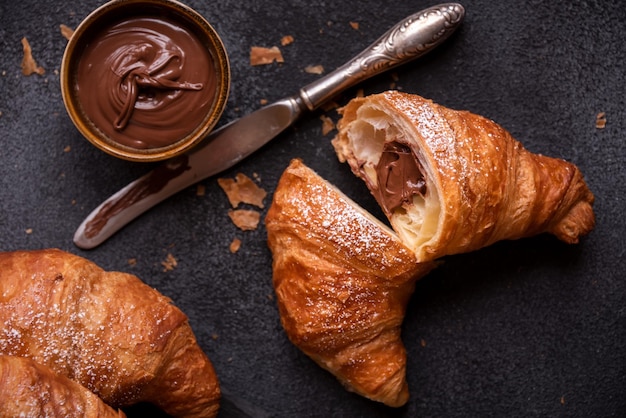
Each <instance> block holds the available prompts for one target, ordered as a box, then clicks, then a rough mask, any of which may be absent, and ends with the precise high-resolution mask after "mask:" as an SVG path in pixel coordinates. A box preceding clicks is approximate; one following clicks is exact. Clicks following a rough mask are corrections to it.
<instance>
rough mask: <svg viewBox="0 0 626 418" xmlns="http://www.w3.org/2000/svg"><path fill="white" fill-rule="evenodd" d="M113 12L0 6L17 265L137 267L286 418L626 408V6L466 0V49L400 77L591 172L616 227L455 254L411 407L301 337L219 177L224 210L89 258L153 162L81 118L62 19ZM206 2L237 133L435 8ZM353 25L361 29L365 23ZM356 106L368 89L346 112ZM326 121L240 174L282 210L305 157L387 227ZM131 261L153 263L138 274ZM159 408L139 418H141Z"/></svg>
mask: <svg viewBox="0 0 626 418" xmlns="http://www.w3.org/2000/svg"><path fill="white" fill-rule="evenodd" d="M100 4H101V2H100V1H96V0H78V1H48V2H41V1H35V0H21V1H5V0H2V1H1V2H0V60H1V61H0V62H1V64H0V111H1V112H2V113H1V115H0V178H1V179H2V186H1V187H0V202H1V203H0V249H1V250H5V251H8V250H17V249H37V248H44V247H58V248H61V249H64V250H67V251H71V252H73V253H76V254H79V255H82V256H85V257H87V258H89V259H90V260H92V261H94V262H96V263H98V264H99V265H100V266H102V267H103V268H105V269H108V270H122V271H127V272H131V273H134V274H136V275H137V276H139V277H140V278H141V279H143V280H144V281H145V282H146V283H148V284H149V285H151V286H154V287H156V288H157V289H159V290H160V291H161V292H162V293H164V294H165V295H167V296H169V297H171V298H172V299H173V300H174V302H175V303H176V304H177V305H178V306H179V307H181V308H182V309H183V310H184V311H185V312H186V313H187V315H188V316H189V320H190V322H191V325H192V327H193V329H194V331H195V332H196V335H197V337H198V339H199V342H200V344H201V345H202V347H203V348H204V349H205V351H206V353H207V354H208V355H209V357H210V358H211V359H212V361H213V363H214V365H215V368H216V369H217V372H218V375H219V377H220V380H221V382H222V384H223V385H224V387H225V388H226V389H227V391H228V392H229V394H230V395H231V396H232V399H235V400H236V399H238V398H240V399H243V400H244V401H247V402H248V403H250V404H252V405H256V406H257V407H259V408H261V410H263V411H265V412H267V413H268V414H270V415H272V416H276V417H317V416H320V417H321V416H337V417H344V416H346V417H347V416H361V417H386V416H398V417H414V416H415V417H417V416H420V417H461V416H463V417H465V416H471V417H488V416H493V417H503V416H507V417H532V416H542V417H543V416H550V417H555V416H568V417H592V416H593V417H599V416H602V417H609V416H625V415H626V347H625V343H626V285H625V284H624V276H625V272H624V266H625V263H624V261H623V260H624V252H625V250H626V245H625V243H626V240H625V238H624V235H625V234H626V227H625V221H624V219H625V217H624V208H625V205H624V203H625V199H626V186H625V182H626V178H625V177H626V176H625V174H626V170H625V169H624V164H625V163H626V153H625V152H624V145H623V144H624V140H625V138H624V132H626V121H625V118H624V114H625V113H624V112H625V109H626V106H625V99H624V93H625V90H626V89H625V87H626V86H625V82H624V72H625V70H626V64H625V63H624V61H625V59H626V47H625V46H624V41H625V40H626V23H625V22H626V9H624V7H623V5H622V3H621V2H618V1H617V0H614V1H579V2H546V1H536V0H527V1H501V2H493V1H485V0H466V1H464V2H462V4H463V5H464V6H465V8H466V11H467V15H466V19H465V22H464V24H463V26H462V28H461V29H460V30H459V31H458V32H457V33H456V34H455V35H454V36H453V37H452V38H451V39H449V40H448V41H447V42H446V43H445V44H444V45H442V46H440V47H439V48H438V49H437V50H436V51H434V52H432V53H430V54H429V55H427V56H425V57H423V58H420V59H419V60H417V61H414V62H413V63H411V64H408V65H406V66H404V67H402V68H399V69H397V70H394V71H393V72H394V73H395V75H396V76H397V78H398V81H397V87H398V88H401V89H402V90H404V91H407V92H412V93H418V94H421V95H422V96H425V97H428V98H431V99H433V100H435V101H436V102H439V103H441V104H444V105H447V106H449V107H452V108H456V109H468V110H471V111H473V112H475V113H479V114H482V115H484V116H487V117H489V118H491V119H493V120H495V121H496V122H498V123H500V124H501V125H503V126H504V127H505V128H507V129H508V130H510V132H511V133H512V134H513V135H514V136H515V137H516V138H517V139H519V140H520V141H521V142H522V143H523V144H524V145H525V146H526V147H527V148H529V149H530V150H531V151H534V152H537V153H543V154H546V155H550V156H554V157H560V158H563V159H566V160H569V161H572V162H574V163H575V164H577V165H578V166H579V167H580V169H581V170H582V172H583V173H584V174H585V177H586V180H587V182H588V184H589V186H590V188H591V189H592V191H593V192H594V193H595V195H596V204H595V211H596V215H597V226H596V228H595V230H594V231H593V232H592V233H591V234H590V235H589V236H588V237H586V238H585V239H583V240H582V242H581V243H580V244H579V245H565V244H563V243H560V242H558V241H557V240H556V239H554V238H553V237H551V236H538V237H535V238H529V239H524V240H520V241H516V242H501V243H498V244H496V245H494V246H492V247H490V248H486V249H484V250H481V251H477V252H475V253H471V254H465V255H460V256H454V257H448V258H447V259H446V260H445V263H444V265H442V266H441V267H440V268H438V269H437V270H436V271H434V272H433V273H431V274H430V275H429V276H428V277H426V278H425V279H423V280H422V281H420V282H419V283H418V285H417V289H416V291H415V295H414V297H413V298H412V300H411V303H410V306H409V310H408V314H407V317H406V321H405V324H404V330H403V339H404V341H405V344H406V346H407V350H408V380H409V384H410V389H411V399H410V402H409V403H408V404H407V405H406V406H405V407H403V408H400V409H390V408H387V407H384V406H382V405H379V404H377V403H373V402H370V401H368V400H366V399H363V398H361V397H359V396H356V395H353V394H350V393H347V392H346V391H345V390H344V389H343V388H342V387H341V386H340V385H339V383H337V381H336V380H335V379H334V377H332V376H331V375H330V374H328V373H327V372H325V371H323V370H322V369H320V368H319V367H318V366H317V365H315V364H314V363H313V362H312V361H311V360H309V359H308V358H307V357H306V356H304V355H303V354H302V353H301V352H299V351H298V350H297V349H296V348H295V347H293V346H292V345H291V344H290V343H289V341H288V340H287V338H286V336H285V335H284V333H283V332H282V328H281V325H280V322H279V317H278V313H277V309H276V306H275V301H274V300H273V297H272V294H273V290H272V285H271V258H270V253H269V250H268V249H267V246H266V233H265V229H264V228H263V227H262V226H261V227H260V228H259V229H258V230H256V231H253V232H245V233H244V232H241V231H239V230H237V229H236V228H235V227H234V226H233V225H232V224H231V222H230V220H229V218H228V216H227V211H228V208H229V204H228V201H227V199H226V197H225V195H224V194H223V193H222V191H221V190H220V189H219V188H218V186H217V182H216V179H215V178H211V179H207V180H205V181H202V182H201V183H202V184H203V185H205V186H206V195H204V196H197V195H196V188H195V186H194V187H190V188H188V189H187V190H184V191H182V192H181V193H179V194H177V195H176V196H175V197H173V198H171V199H169V200H167V201H166V202H164V203H162V204H161V205H159V206H157V207H155V208H154V209H152V210H151V211H149V212H148V213H146V214H145V215H144V216H142V217H140V218H139V219H137V220H136V221H134V222H133V223H131V224H130V225H129V226H128V227H126V228H125V229H123V230H122V231H121V232H120V233H118V234H117V235H115V236H114V237H113V238H111V239H110V240H109V241H107V242H106V243H104V244H103V245H102V246H100V247H98V248H96V249H94V250H91V251H81V250H79V249H78V248H76V247H75V246H74V245H73V243H72V236H73V234H74V230H75V229H76V227H77V226H78V225H79V224H80V222H81V221H82V220H83V218H84V217H85V216H86V215H87V214H88V213H89V212H90V211H91V210H92V209H93V208H94V207H96V206H97V205H98V204H100V203H101V201H102V200H103V199H105V198H107V197H108V196H109V195H111V194H112V193H114V192H115V191H117V190H118V189H119V188H121V187H122V186H124V185H126V184H127V183H128V182H130V181H132V180H134V179H135V178H136V177H138V176H139V175H141V174H144V173H145V172H147V171H148V170H149V168H150V165H147V164H140V163H131V162H126V161H122V160H117V159H115V158H113V157H110V156H108V155H106V154H104V153H102V152H101V151H98V150H97V149H95V148H94V147H93V146H91V145H90V144H88V143H87V142H86V141H85V140H84V139H83V138H82V137H81V136H80V134H79V133H78V131H77V130H76V129H75V128H74V126H73V124H72V122H71V121H70V119H69V117H68V116H67V114H66V112H65V109H64V106H63V102H62V99H61V93H60V88H59V69H60V63H61V57H62V54H63V50H64V47H65V44H66V41H65V39H64V38H63V37H62V36H61V34H60V32H59V24H61V23H63V24H66V25H68V26H70V27H76V26H77V25H78V24H79V23H80V21H81V20H82V19H83V18H84V17H85V16H86V15H87V14H88V13H89V12H90V11H91V10H93V9H94V8H96V7H97V6H99V5H100ZM187 4H189V5H190V6H192V7H194V8H195V9H196V10H197V11H199V12H200V13H201V14H203V15H204V16H205V17H206V18H207V19H208V20H209V21H210V22H211V23H212V24H213V25H214V27H215V28H216V29H217V31H218V32H219V33H220V34H221V36H222V37H223V40H224V43H225V45H226V47H227V49H228V52H229V54H230V59H231V65H232V75H233V83H232V91H231V95H230V99H229V102H228V108H227V110H226V111H225V113H224V115H223V118H222V120H221V122H220V123H225V122H226V121H230V120H232V119H235V118H237V117H239V116H241V115H243V114H245V113H248V112H250V111H253V110H255V109H256V108H258V107H260V101H261V100H262V99H267V100H269V101H273V100H276V99H279V98H281V97H284V96H286V95H290V94H293V93H295V92H296V91H297V90H298V88H299V87H300V86H302V85H305V84H307V83H309V82H311V81H313V80H315V79H316V78H318V77H319V76H316V75H311V74H307V73H305V72H304V71H303V69H304V67H305V66H307V65H317V64H320V65H323V66H324V68H325V69H326V70H327V71H330V70H331V69H333V68H335V67H337V66H339V65H341V64H342V63H343V62H344V61H345V60H346V59H348V58H350V57H352V56H353V55H355V54H357V53H358V52H360V51H361V50H362V49H363V48H364V47H366V46H368V45H369V44H370V43H372V42H373V41H374V40H376V39H377V38H378V37H379V36H380V35H381V34H382V33H383V32H385V31H386V30H387V29H388V28H389V27H390V26H391V25H393V24H395V23H396V22H398V21H399V20H401V19H402V18H404V17H405V16H408V15H409V14H411V13H414V12H416V11H419V10H421V9H424V8H426V7H428V6H431V5H433V4H434V3H433V2H426V1H422V0H414V1H402V2H379V1H351V2H331V1H318V0H308V1H303V0H292V1H285V0H257V1H255V2H245V1H240V0H217V1H201V0H188V1H187ZM349 22H358V23H359V25H360V27H359V29H358V30H355V29H353V28H351V26H350V24H349ZM284 35H292V36H293V37H294V38H295V42H294V43H293V44H292V45H289V46H286V47H282V48H281V49H282V51H283V54H284V58H285V63H284V64H282V65H276V64H274V65H269V66H261V67H251V66H250V65H249V62H248V53H249V49H250V47H251V46H253V45H260V46H273V45H279V42H280V39H281V37H282V36H284ZM24 36H25V37H27V38H28V40H29V41H30V43H31V46H32V49H33V55H34V57H35V59H36V60H37V61H38V63H39V64H40V65H42V66H43V67H44V68H45V69H46V74H45V75H44V76H38V75H33V76H30V77H25V76H23V75H22V74H21V73H20V62H21V58H22V46H21V44H20V39H21V38H22V37H24ZM392 83H393V77H392V75H391V73H390V74H385V75H381V76H378V77H376V78H374V79H371V80H369V81H367V82H365V83H363V84H362V85H361V86H359V88H362V89H363V90H364V92H365V93H366V94H369V93H375V92H380V91H383V90H385V89H388V88H390V86H391V85H392ZM356 93H357V89H356V88H353V89H351V90H350V91H348V92H346V93H345V94H344V95H343V96H342V97H340V98H339V101H340V102H344V103H345V101H346V100H348V99H349V98H351V97H353V96H354V95H355V94H356ZM599 112H606V118H607V125H606V128H605V129H597V128H596V124H595V120H596V115H597V114H598V113H599ZM320 115H322V112H321V111H320V112H316V113H313V114H308V115H306V116H305V117H304V118H303V119H302V120H301V121H299V122H298V123H297V124H296V125H295V126H294V127H293V128H291V129H289V130H288V131H286V132H285V133H284V134H282V135H280V136H279V137H278V138H276V139H275V140H274V141H273V142H271V143H270V144H269V145H267V146H266V147H264V148H263V149H261V150H260V151H259V152H257V153H256V154H254V155H253V156H252V157H251V158H249V159H247V160H245V161H244V162H242V163H240V164H239V165H237V166H235V167H233V168H232V169H231V170H229V171H227V172H225V173H223V174H222V176H224V177H234V175H235V174H236V173H239V172H242V173H244V174H247V175H248V176H252V175H253V173H257V174H258V175H259V176H260V178H261V186H262V187H264V188H265V189H266V190H268V191H269V192H270V195H269V196H268V200H267V203H268V205H269V198H271V192H272V191H273V189H274V188H275V186H276V183H277V180H278V178H279V176H280V174H281V172H282V170H283V169H284V168H285V167H286V166H287V164H288V162H289V160H290V159H291V158H293V157H301V158H303V159H304V161H305V163H307V164H308V165H309V166H311V167H312V168H313V169H315V170H316V171H318V172H319V173H320V174H321V175H322V176H323V177H325V178H326V179H327V180H329V181H331V182H333V183H334V184H336V185H337V186H338V187H340V188H341V189H342V190H343V191H345V192H346V193H347V194H348V195H350V196H351V197H353V198H354V199H356V200H357V202H359V203H360V204H362V205H363V206H364V207H365V208H366V209H368V210H370V211H372V212H374V213H375V214H376V215H380V212H379V211H378V210H377V208H376V205H375V203H374V201H373V199H372V198H371V197H370V196H369V194H368V192H367V190H366V189H365V186H364V185H363V184H362V183H361V182H360V181H358V180H357V179H356V178H354V177H353V176H352V174H350V172H349V170H348V168H347V166H344V165H341V164H340V163H339V162H338V161H337V160H336V158H335V156H334V154H333V150H332V147H331V146H330V144H329V141H330V139H331V138H332V134H331V135H327V136H322V134H321V122H320V120H319V116H320ZM330 115H331V116H332V117H333V118H336V115H335V114H334V113H330ZM66 147H69V151H67V150H66ZM268 205H266V206H268ZM266 209H267V208H266ZM266 209H265V210H264V211H263V214H265V212H266ZM27 230H29V231H30V233H27ZM235 237H238V238H240V239H241V240H242V243H243V244H242V247H241V250H240V251H239V252H238V253H237V254H231V253H230V252H229V250H228V245H229V243H230V242H231V240H232V239H233V238H235ZM168 253H171V254H172V255H173V256H174V257H175V258H176V259H177V260H178V266H177V267H176V268H175V269H174V270H172V271H166V272H164V271H163V266H162V265H161V261H163V260H164V259H165V257H166V256H167V254H168ZM131 258H135V259H136V260H137V264H136V265H129V263H128V260H129V259H131ZM241 402H243V401H241ZM148 410H150V409H149V408H148ZM142 411H143V412H145V409H144V407H138V408H131V409H129V411H128V412H129V415H130V416H131V417H132V416H139V415H141V412H142ZM226 412H227V411H226V410H225V411H224V412H223V416H226V415H227V414H226ZM257 412H258V411H257ZM152 413H155V411H153V410H152ZM257 415H259V414H257Z"/></svg>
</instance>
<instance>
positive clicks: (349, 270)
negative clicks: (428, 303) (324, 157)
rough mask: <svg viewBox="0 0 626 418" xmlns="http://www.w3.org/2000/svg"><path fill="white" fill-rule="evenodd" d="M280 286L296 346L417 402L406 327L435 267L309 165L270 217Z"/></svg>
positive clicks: (368, 384)
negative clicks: (418, 291) (418, 287)
mask: <svg viewBox="0 0 626 418" xmlns="http://www.w3.org/2000/svg"><path fill="white" fill-rule="evenodd" d="M265 224H266V227H267V234H268V246H269V248H270V250H271V252H272V255H273V262H272V271H273V285H274V289H275V293H276V299H277V303H278V308H279V313H280V318H281V323H282V326H283V328H284V329H285V332H286V334H287V336H288V337H289V339H290V340H291V342H292V343H293V344H294V345H295V346H296V347H298V348H299V349H300V350H302V351H303V352H304V353H305V354H306V355H308V356H309V357H310V358H312V359H313V360H314V361H315V362H317V363H318V364H319V365H320V366H321V367H323V368H325V369H326V370H328V371H329V372H331V373H332V374H334V375H335V377H336V378H337V379H338V380H339V381H340V382H341V383H342V384H343V385H344V386H345V387H346V388H347V389H348V390H350V391H353V392H356V393H358V394H360V395H362V396H364V397H367V398H369V399H372V400H375V401H379V402H383V403H385V404H387V405H389V406H401V405H403V404H404V403H406V402H407V400H408V397H409V391H408V384H407V381H406V351H405V348H404V345H403V344H402V341H401V338H400V327H401V324H402V320H403V319H404V315H405V312H406V305H407V303H408V300H409V298H410V296H411V294H412V293H413V290H414V287H415V282H416V280H417V279H419V278H420V277H422V276H424V275H425V274H426V273H427V272H428V271H430V270H431V269H432V268H433V267H434V263H421V264H420V263H416V261H415V254H414V253H413V251H411V250H410V249H409V248H407V247H406V246H405V245H404V244H403V243H402V242H401V241H400V240H399V239H398V237H397V236H396V235H395V233H394V232H393V231H391V229H390V228H389V227H387V226H386V225H384V224H382V223H381V222H380V221H378V220H377V219H375V218H374V217H372V215H370V214H369V213H368V212H366V211H365V210H364V209H362V208H360V207H359V206H357V205H356V204H355V203H354V202H353V201H351V200H350V199H349V198H348V197H346V196H345V195H344V194H343V193H341V192H340V191H339V190H338V189H336V188H335V187H334V186H332V185H331V184H329V183H328V182H326V181H325V180H324V179H322V178H321V177H320V176H319V175H317V174H316V173H315V172H314V171H313V170H311V169H310V168H308V167H307V166H306V165H304V163H303V162H302V161H300V160H293V161H292V162H291V163H290V165H289V166H288V167H287V169H286V170H285V171H284V173H283V174H282V176H281V178H280V180H279V182H278V185H277V188H276V190H275V193H274V196H273V200H272V204H271V206H270V208H269V210H268V213H267V216H266V218H265Z"/></svg>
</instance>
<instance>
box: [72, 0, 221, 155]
mask: <svg viewBox="0 0 626 418" xmlns="http://www.w3.org/2000/svg"><path fill="white" fill-rule="evenodd" d="M143 5H149V6H151V7H165V8H167V9H168V10H169V11H172V12H174V13H176V14H178V15H179V16H180V17H181V18H182V19H184V20H185V21H188V22H190V23H191V24H193V26H194V27H190V28H188V29H189V30H190V31H191V33H192V34H193V35H194V36H196V37H199V36H200V35H199V32H200V33H202V38H201V39H200V41H201V42H202V43H203V44H204V45H205V46H207V47H208V49H209V55H210V57H211V59H212V60H213V61H214V63H213V64H214V67H215V72H216V77H217V82H216V92H215V97H214V99H213V103H212V106H211V108H210V110H209V112H208V113H207V115H206V116H205V118H204V119H203V120H202V121H201V122H200V124H199V125H198V126H197V127H196V128H195V129H194V130H193V131H192V132H190V133H189V134H188V135H186V136H185V137H183V138H181V139H180V140H178V141H176V142H174V143H173V144H170V145H167V146H164V147H157V148H147V149H139V148H133V147H129V146H126V145H123V144H120V143H118V142H116V141H114V140H113V139H111V138H109V137H108V136H107V135H105V134H104V133H103V132H101V131H100V130H99V129H98V128H97V126H96V125H95V124H94V123H93V122H91V120H90V118H89V117H88V116H87V115H86V114H85V113H84V112H83V111H82V110H81V105H80V100H79V99H78V97H77V94H76V90H75V88H74V86H73V84H74V83H73V81H74V74H73V68H74V67H75V66H76V64H77V62H78V61H79V58H80V57H77V54H79V53H80V51H81V48H82V44H81V42H82V41H84V39H83V37H84V36H85V34H86V33H88V32H89V30H90V28H92V27H93V26H94V25H95V24H97V23H98V22H102V20H103V19H107V18H108V19H110V20H111V21H123V20H124V19H126V18H128V16H123V15H120V16H117V17H112V13H119V11H120V9H123V8H127V7H137V6H143ZM138 14H140V13H136V14H133V15H131V16H134V15H138ZM143 15H144V16H145V15H149V14H148V13H144V14H143ZM60 83H61V96H62V99H63V102H64V105H65V109H66V111H67V113H68V115H69V117H70V119H71V120H72V122H73V123H74V125H75V126H76V128H77V129H78V131H79V132H80V133H81V134H82V135H83V137H85V138H86V139H87V140H88V141H89V142H90V143H91V144H93V145H95V146H96V147H97V148H99V149H100V150H102V151H104V152H106V153H108V154H110V155H113V156H115V157H118V158H122V159H125V160H130V161H140V162H152V161H160V160H165V159H168V158H172V157H175V156H177V155H180V154H182V153H184V152H186V151H189V150H190V149H191V148H193V147H195V146H196V145H198V144H199V143H200V142H202V140H203V139H205V138H206V137H207V136H208V134H209V133H210V132H211V131H212V130H213V128H214V127H215V126H216V125H217V123H218V121H219V120H220V118H221V116H222V114H223V112H224V110H225V108H226V104H227V102H228V97H229V94H230V85H231V69H230V61H229V58H228V53H227V51H226V47H225V46H224V43H223V41H222V39H221V37H220V36H219V34H218V33H217V31H216V30H215V28H214V27H213V26H212V25H211V24H210V23H209V22H208V20H207V19H205V18H204V17H203V16H202V15H201V14H200V13H199V12H197V11H196V10H194V9H192V8H191V7H189V6H187V5H186V4H183V3H181V2H179V1H177V0H110V1H108V2H107V3H104V4H102V5H101V6H99V7H98V8H96V9H95V10H93V11H92V12H91V13H89V14H88V15H87V16H86V17H85V18H84V19H83V20H82V21H81V23H80V24H79V25H78V26H77V27H76V29H75V30H74V33H73V34H72V36H71V37H70V39H69V41H68V43H67V45H66V47H65V51H64V53H63V58H62V61H61V71H60Z"/></svg>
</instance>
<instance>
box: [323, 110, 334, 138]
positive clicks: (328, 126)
mask: <svg viewBox="0 0 626 418" xmlns="http://www.w3.org/2000/svg"><path fill="white" fill-rule="evenodd" d="M320 120H321V121H322V135H324V136H326V135H328V134H329V133H330V132H332V131H333V130H334V129H335V122H334V121H333V120H332V119H331V118H330V117H328V116H326V115H322V116H320Z"/></svg>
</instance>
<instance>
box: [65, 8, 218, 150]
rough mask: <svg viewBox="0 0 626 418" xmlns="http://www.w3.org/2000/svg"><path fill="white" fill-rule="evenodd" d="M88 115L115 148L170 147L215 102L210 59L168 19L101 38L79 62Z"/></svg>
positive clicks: (128, 25)
mask: <svg viewBox="0 0 626 418" xmlns="http://www.w3.org/2000/svg"><path fill="white" fill-rule="evenodd" d="M76 85H77V91H78V95H79V99H80V102H81V105H82V107H83V110H84V112H85V113H86V115H87V116H88V117H89V119H90V120H91V121H92V122H93V124H94V125H95V126H96V127H98V129H100V130H101V131H102V132H104V133H105V134H106V135H107V136H108V137H109V138H110V139H111V140H113V141H115V142H118V143H120V144H122V145H126V146H129V147H132V148H138V149H146V148H157V147H163V146H168V145H171V144H173V143H175V142H177V141H179V140H181V139H183V138H184V137H185V136H187V135H189V134H190V133H192V132H193V131H194V129H196V128H197V127H198V126H199V125H200V124H201V123H202V121H203V120H204V118H205V117H206V115H207V113H208V112H209V110H210V108H211V106H212V102H213V99H214V97H215V94H216V87H217V76H216V71H215V68H214V65H213V61H212V59H211V56H210V54H209V52H208V51H207V50H206V48H205V47H204V46H203V45H202V43H201V42H200V41H199V40H198V39H197V38H196V36H195V35H194V34H192V33H191V32H190V31H188V30H187V29H186V28H185V27H183V26H181V25H179V24H178V23H177V22H174V21H168V20H166V19H165V18H163V17H158V18H148V17H135V18H129V19H126V20H123V21H121V22H119V23H117V24H114V25H112V26H110V27H108V28H106V29H104V30H102V31H101V32H100V33H98V34H97V35H96V36H95V37H94V39H93V40H92V42H90V45H89V46H88V47H87V48H86V49H85V51H84V53H83V55H82V56H81V58H80V62H79V65H78V72H77V77H76Z"/></svg>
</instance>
